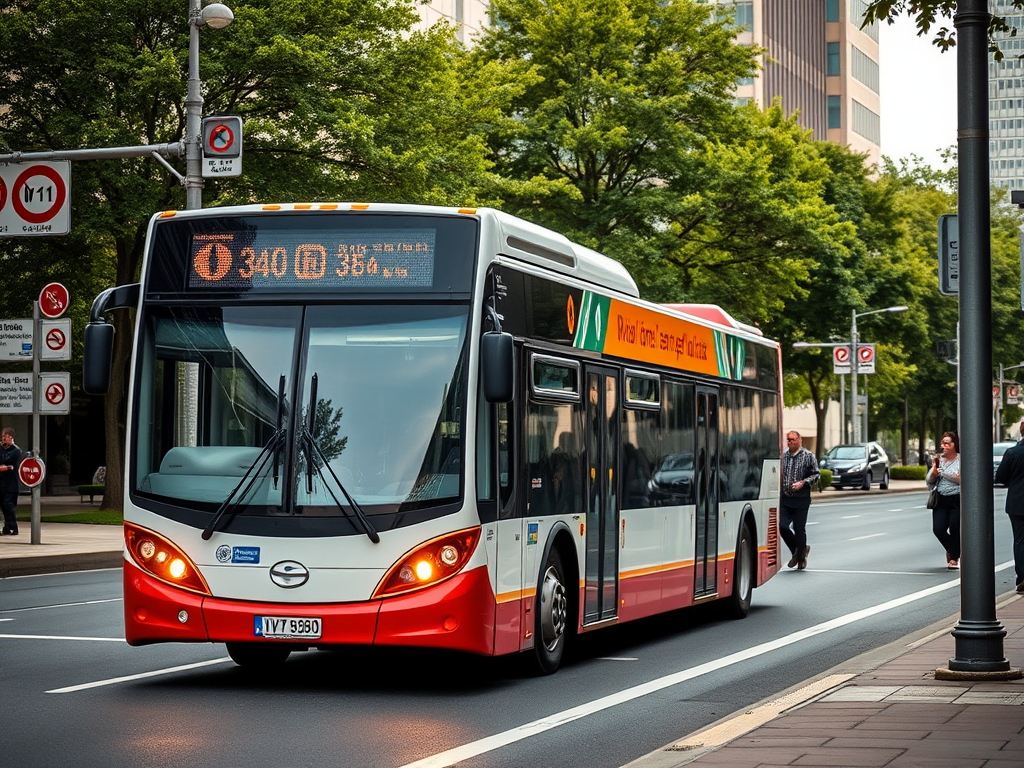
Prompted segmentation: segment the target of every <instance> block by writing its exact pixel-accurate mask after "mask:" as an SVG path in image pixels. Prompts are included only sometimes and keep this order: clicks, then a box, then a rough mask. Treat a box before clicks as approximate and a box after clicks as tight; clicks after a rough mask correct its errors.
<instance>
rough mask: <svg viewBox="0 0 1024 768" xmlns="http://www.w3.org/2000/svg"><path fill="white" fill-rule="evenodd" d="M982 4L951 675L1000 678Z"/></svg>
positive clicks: (964, 144) (969, 35)
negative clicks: (988, 674) (957, 616)
mask: <svg viewBox="0 0 1024 768" xmlns="http://www.w3.org/2000/svg"><path fill="white" fill-rule="evenodd" d="M988 23H989V13H988V7H987V3H986V0H960V2H958V3H957V10H956V15H955V16H954V18H953V24H954V26H955V27H956V37H957V44H956V50H957V122H958V131H957V150H958V154H959V164H958V174H959V204H958V211H957V213H958V217H959V224H960V244H961V248H960V281H959V282H960V339H959V341H960V365H959V378H960V382H959V384H960V386H959V391H960V399H959V405H960V414H959V423H960V444H961V447H962V453H961V457H960V468H961V469H960V472H961V483H960V500H961V523H960V531H961V534H960V536H961V541H962V543H963V555H962V560H961V569H960V579H961V581H960V621H959V622H958V623H957V625H956V627H955V628H954V629H953V637H954V638H956V656H955V658H952V659H950V660H949V669H950V670H952V671H956V672H981V673H985V672H1002V671H1006V670H1009V669H1010V663H1009V662H1008V661H1007V660H1006V658H1005V656H1004V655H1003V637H1005V636H1006V630H1004V629H1003V626H1002V624H1000V623H999V621H998V620H997V619H996V601H995V586H996V585H995V545H994V542H993V521H992V509H993V506H994V503H993V498H992V459H991V456H992V393H991V386H992V382H991V380H992V273H991V264H992V254H991V250H990V246H989V225H990V220H989V189H988V185H989V177H988Z"/></svg>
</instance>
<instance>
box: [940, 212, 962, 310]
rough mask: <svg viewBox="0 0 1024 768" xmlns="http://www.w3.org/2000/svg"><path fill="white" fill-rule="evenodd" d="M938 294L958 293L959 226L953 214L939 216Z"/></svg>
mask: <svg viewBox="0 0 1024 768" xmlns="http://www.w3.org/2000/svg"><path fill="white" fill-rule="evenodd" d="M939 293H941V294H942V295H943V296H956V295H958V294H959V293H960V226H959V224H958V222H957V218H956V214H955V213H947V214H944V215H942V216H939Z"/></svg>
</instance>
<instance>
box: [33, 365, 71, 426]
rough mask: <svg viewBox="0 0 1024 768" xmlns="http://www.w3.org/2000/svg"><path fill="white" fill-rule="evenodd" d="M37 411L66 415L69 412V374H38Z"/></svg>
mask: <svg viewBox="0 0 1024 768" xmlns="http://www.w3.org/2000/svg"><path fill="white" fill-rule="evenodd" d="M38 402H39V413H41V414H48V415H65V416H66V415H67V414H69V413H71V374H70V373H68V372H66V371H64V372H61V373H40V374H39V400H38Z"/></svg>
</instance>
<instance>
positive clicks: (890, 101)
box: [878, 16, 956, 168]
mask: <svg viewBox="0 0 1024 768" xmlns="http://www.w3.org/2000/svg"><path fill="white" fill-rule="evenodd" d="M941 26H947V24H942V25H941ZM948 26H952V22H949V23H948ZM933 31H934V30H933ZM933 37H934V34H928V35H925V36H923V37H917V29H916V28H915V27H914V22H913V20H911V18H910V17H909V16H900V17H899V18H898V19H897V21H896V23H895V24H894V25H892V26H889V25H888V24H885V23H884V22H883V23H882V24H881V25H880V30H879V41H878V42H879V58H880V59H881V61H880V62H879V74H880V78H881V83H880V88H881V97H882V154H883V155H887V156H889V157H892V158H894V159H898V158H904V157H909V156H910V155H918V156H919V157H921V158H923V159H924V160H925V162H926V163H927V164H928V165H931V166H932V167H933V168H943V167H945V166H944V165H943V162H942V157H941V152H942V150H943V149H945V148H947V147H950V146H953V145H954V144H956V49H952V50H950V51H949V52H947V53H942V52H940V51H939V49H938V48H936V47H935V46H934V45H932V43H931V39H932V38H933Z"/></svg>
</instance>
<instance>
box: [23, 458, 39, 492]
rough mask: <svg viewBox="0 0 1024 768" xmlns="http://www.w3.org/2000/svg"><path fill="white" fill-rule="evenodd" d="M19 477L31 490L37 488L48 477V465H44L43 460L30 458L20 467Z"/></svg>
mask: <svg viewBox="0 0 1024 768" xmlns="http://www.w3.org/2000/svg"><path fill="white" fill-rule="evenodd" d="M18 477H19V478H20V479H21V482H23V483H24V484H25V485H27V486H28V487H29V488H35V487H36V486H37V485H39V484H40V483H41V482H43V478H44V477H46V465H45V464H43V460H42V459H36V458H33V457H32V456H29V457H28V458H27V459H25V460H24V461H22V462H21V466H20V467H18Z"/></svg>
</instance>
